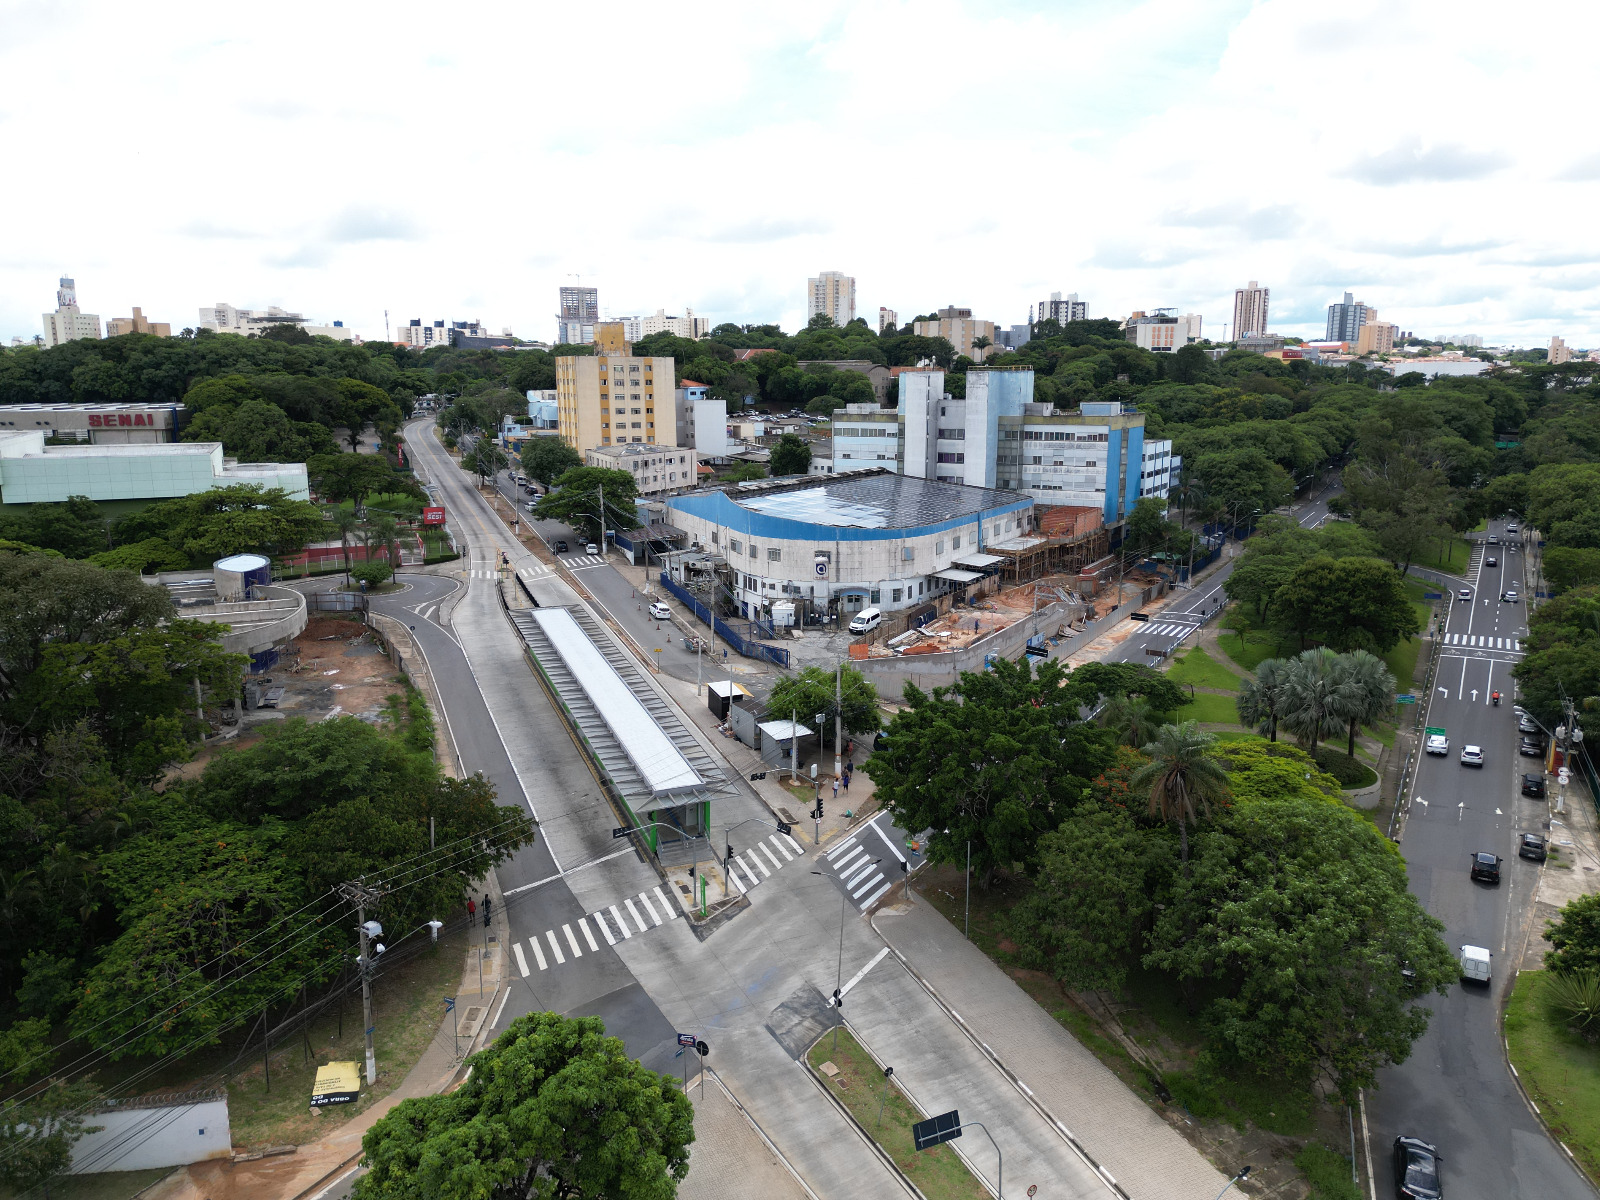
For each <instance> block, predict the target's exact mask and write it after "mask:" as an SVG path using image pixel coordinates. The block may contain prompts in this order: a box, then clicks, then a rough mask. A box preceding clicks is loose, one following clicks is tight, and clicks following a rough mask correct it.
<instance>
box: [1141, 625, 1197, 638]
mask: <svg viewBox="0 0 1600 1200" xmlns="http://www.w3.org/2000/svg"><path fill="white" fill-rule="evenodd" d="M1194 629H1195V627H1194V626H1193V625H1179V624H1177V623H1175V622H1172V621H1166V622H1163V623H1162V624H1159V625H1156V624H1150V625H1146V626H1145V627H1144V629H1142V630H1141V631H1140V632H1141V633H1152V634H1155V635H1156V636H1157V637H1172V636H1173V635H1187V634H1191V633H1193V632H1194Z"/></svg>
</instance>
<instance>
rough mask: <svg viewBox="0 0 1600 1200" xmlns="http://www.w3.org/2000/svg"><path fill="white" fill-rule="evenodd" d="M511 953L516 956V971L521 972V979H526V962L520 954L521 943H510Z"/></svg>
mask: <svg viewBox="0 0 1600 1200" xmlns="http://www.w3.org/2000/svg"><path fill="white" fill-rule="evenodd" d="M511 953H513V954H515V955H516V956H517V970H519V971H521V972H522V977H523V978H524V979H526V978H527V977H528V960H527V958H526V957H525V956H524V955H523V953H522V943H521V942H512V943H511Z"/></svg>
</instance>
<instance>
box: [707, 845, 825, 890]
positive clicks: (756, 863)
mask: <svg viewBox="0 0 1600 1200" xmlns="http://www.w3.org/2000/svg"><path fill="white" fill-rule="evenodd" d="M773 850H776V851H777V853H776V854H774V853H773ZM805 854H806V852H805V847H803V846H802V845H801V844H800V843H799V842H797V841H795V840H794V838H792V837H790V836H789V835H788V834H787V833H772V834H768V835H767V837H766V838H765V840H759V841H755V842H752V843H751V844H750V847H749V848H748V849H746V850H741V851H739V853H737V854H735V855H734V856H733V857H732V858H731V859H729V860H728V862H727V864H726V865H727V871H728V878H729V880H731V881H732V883H733V886H734V887H736V888H738V889H739V891H740V893H741V894H743V895H749V894H750V892H752V891H753V890H755V888H756V886H757V885H758V884H760V883H761V881H762V880H764V879H771V878H772V873H773V872H774V871H777V870H780V869H781V868H782V867H783V866H785V865H786V864H788V863H792V862H794V861H795V860H796V859H797V858H804V857H805ZM752 864H753V865H752Z"/></svg>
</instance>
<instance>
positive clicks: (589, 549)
mask: <svg viewBox="0 0 1600 1200" xmlns="http://www.w3.org/2000/svg"><path fill="white" fill-rule="evenodd" d="M583 552H584V553H585V554H599V553H600V547H599V546H596V545H595V544H594V543H593V542H590V543H589V544H588V545H587V546H585V547H584V548H583Z"/></svg>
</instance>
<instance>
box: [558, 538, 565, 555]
mask: <svg viewBox="0 0 1600 1200" xmlns="http://www.w3.org/2000/svg"><path fill="white" fill-rule="evenodd" d="M566 552H567V544H566V542H563V541H560V540H557V542H556V553H557V554H565V553H566Z"/></svg>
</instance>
